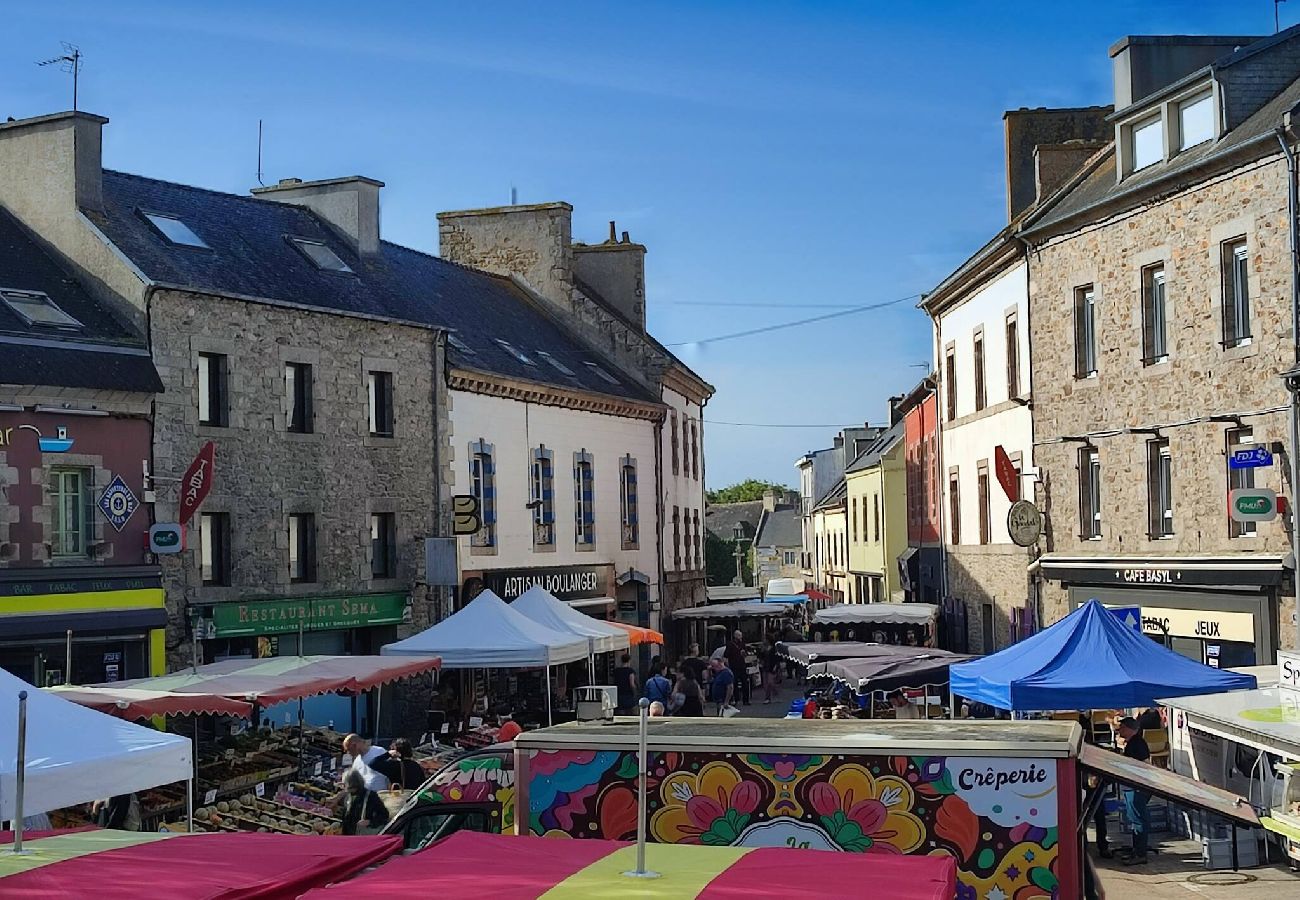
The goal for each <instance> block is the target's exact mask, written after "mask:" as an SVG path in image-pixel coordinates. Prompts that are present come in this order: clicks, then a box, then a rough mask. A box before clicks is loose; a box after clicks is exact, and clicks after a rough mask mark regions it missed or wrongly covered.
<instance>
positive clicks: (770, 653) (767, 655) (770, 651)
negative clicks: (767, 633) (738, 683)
mask: <svg viewBox="0 0 1300 900" xmlns="http://www.w3.org/2000/svg"><path fill="white" fill-rule="evenodd" d="M760 669H761V671H762V673H763V703H764V704H768V703H771V702H772V701H773V700H774V699H776V686H777V681H778V680H779V679H780V677H781V657H780V656H779V655H777V652H776V643H775V642H774V641H768V642H766V643H764V644H763V651H762V663H761V664H760Z"/></svg>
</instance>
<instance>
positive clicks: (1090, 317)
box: [1074, 285, 1097, 378]
mask: <svg viewBox="0 0 1300 900" xmlns="http://www.w3.org/2000/svg"><path fill="white" fill-rule="evenodd" d="M1096 374H1097V298H1096V293H1095V292H1094V291H1093V288H1092V285H1088V286H1086V287H1079V288H1075V289H1074V377H1075V378H1091V377H1093V376H1094V375H1096Z"/></svg>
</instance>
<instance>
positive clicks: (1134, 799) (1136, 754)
mask: <svg viewBox="0 0 1300 900" xmlns="http://www.w3.org/2000/svg"><path fill="white" fill-rule="evenodd" d="M1119 736H1120V738H1121V739H1122V740H1123V741H1124V755H1125V756H1126V757H1128V758H1129V759H1136V760H1140V761H1141V762H1146V761H1147V760H1148V759H1150V758H1151V750H1150V748H1149V747H1147V742H1146V740H1145V739H1144V738H1143V737H1142V731H1141V730H1140V729H1139V728H1138V723H1137V719H1135V718H1133V717H1132V716H1125V717H1124V718H1122V719H1120V720H1119ZM1150 802H1151V795H1150V794H1148V793H1147V792H1146V791H1139V790H1135V789H1134V788H1127V787H1126V788H1125V789H1124V813H1125V815H1127V816H1128V820H1129V824H1131V825H1132V826H1133V850H1132V852H1131V853H1129V855H1128V858H1127V859H1125V860H1124V865H1126V866H1137V865H1141V864H1142V863H1145V862H1146V861H1147V850H1148V843H1149V841H1150V837H1151V813H1150V812H1149V811H1148V810H1147V804H1148V803H1150Z"/></svg>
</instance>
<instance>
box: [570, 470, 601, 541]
mask: <svg viewBox="0 0 1300 900" xmlns="http://www.w3.org/2000/svg"><path fill="white" fill-rule="evenodd" d="M573 533H574V543H575V544H577V546H578V547H579V548H581V547H593V546H595V543H596V477H595V469H594V463H593V461H592V457H591V454H590V453H588V452H587V451H586V450H580V451H578V452H577V453H575V454H573Z"/></svg>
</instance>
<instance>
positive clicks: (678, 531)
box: [673, 506, 682, 572]
mask: <svg viewBox="0 0 1300 900" xmlns="http://www.w3.org/2000/svg"><path fill="white" fill-rule="evenodd" d="M681 568H682V510H681V507H680V506H674V507H673V569H674V570H676V571H679V572H680V571H681Z"/></svg>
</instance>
